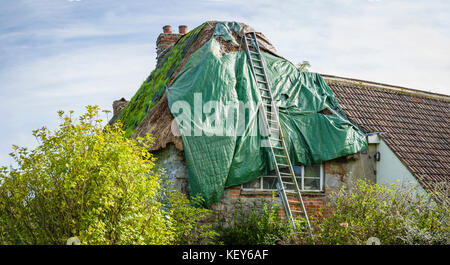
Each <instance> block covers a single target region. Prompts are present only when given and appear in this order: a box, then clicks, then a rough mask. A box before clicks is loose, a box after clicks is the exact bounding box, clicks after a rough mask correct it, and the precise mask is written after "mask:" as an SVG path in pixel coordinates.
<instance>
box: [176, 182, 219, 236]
mask: <svg viewBox="0 0 450 265" xmlns="http://www.w3.org/2000/svg"><path fill="white" fill-rule="evenodd" d="M169 204H170V205H169V207H170V208H169V209H170V210H169V211H170V219H171V222H172V223H171V227H172V229H173V232H174V234H175V239H174V241H173V243H174V244H180V245H192V244H194V245H203V244H212V243H214V239H215V238H216V237H217V233H216V232H215V231H214V230H213V229H212V222H210V219H211V217H212V215H213V214H212V212H211V210H208V209H205V208H202V207H201V205H203V200H202V198H201V197H196V198H192V199H191V200H188V199H187V198H186V196H185V195H184V194H182V193H181V192H179V191H176V190H174V191H170V192H169Z"/></svg>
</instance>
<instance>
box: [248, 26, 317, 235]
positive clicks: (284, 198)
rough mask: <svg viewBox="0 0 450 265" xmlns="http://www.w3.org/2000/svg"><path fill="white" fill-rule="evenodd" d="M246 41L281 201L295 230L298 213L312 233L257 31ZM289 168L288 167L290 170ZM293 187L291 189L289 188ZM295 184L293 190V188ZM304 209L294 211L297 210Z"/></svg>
mask: <svg viewBox="0 0 450 265" xmlns="http://www.w3.org/2000/svg"><path fill="white" fill-rule="evenodd" d="M243 40H244V42H245V50H246V52H247V56H248V58H249V62H250V67H251V69H252V72H253V76H254V78H255V80H256V85H257V87H258V89H257V90H258V95H259V97H260V101H261V102H262V105H261V107H260V110H259V111H260V114H262V115H261V116H262V119H263V124H264V127H265V128H264V129H265V130H266V131H265V132H266V133H265V135H266V136H267V143H268V145H269V148H270V151H271V155H272V160H273V161H274V167H275V171H276V173H277V176H278V183H277V188H278V192H279V196H280V199H281V202H282V204H283V207H284V211H285V213H286V217H287V219H288V220H289V222H290V223H291V225H292V227H293V228H294V229H295V222H294V218H295V217H296V216H303V217H304V218H305V219H306V222H307V224H308V229H309V232H310V233H311V224H310V222H309V218H308V214H307V212H306V210H305V205H304V203H303V199H302V194H301V192H300V188H299V186H298V183H297V180H296V178H295V173H294V169H293V167H292V164H291V160H290V158H289V154H288V151H287V149H286V145H285V142H284V137H283V131H282V129H281V124H280V120H279V116H278V110H277V107H276V105H275V102H274V101H273V97H272V92H271V90H270V86H269V82H268V79H267V75H266V68H265V64H264V61H263V58H262V56H261V51H260V49H259V45H258V42H257V37H256V33H255V32H246V33H245V34H244V36H243ZM286 168H287V169H288V170H286ZM288 185H289V186H290V187H289V189H290V190H289V191H288V190H287V189H288ZM292 187H293V191H292ZM288 195H291V196H294V197H296V198H297V200H298V201H295V200H294V201H293V200H289V199H288ZM292 208H294V209H298V208H299V209H300V210H294V209H292Z"/></svg>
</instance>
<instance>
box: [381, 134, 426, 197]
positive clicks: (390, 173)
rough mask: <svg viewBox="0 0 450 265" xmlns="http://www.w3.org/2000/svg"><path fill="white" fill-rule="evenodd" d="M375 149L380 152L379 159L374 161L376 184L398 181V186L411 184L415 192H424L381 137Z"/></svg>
mask: <svg viewBox="0 0 450 265" xmlns="http://www.w3.org/2000/svg"><path fill="white" fill-rule="evenodd" d="M377 150H378V152H380V161H378V162H377V163H376V168H377V184H379V185H389V184H393V183H398V185H399V186H400V187H410V186H411V185H413V186H415V187H416V190H417V192H420V193H426V192H425V190H424V189H423V188H422V186H421V185H420V184H419V182H418V181H417V179H416V178H415V177H414V176H413V175H412V174H411V172H410V171H409V170H408V168H407V167H406V166H405V165H403V163H402V162H401V161H400V159H399V158H398V157H397V156H396V155H395V153H394V152H393V151H392V150H391V149H390V148H389V147H388V146H387V144H386V143H385V142H384V141H383V139H381V138H380V139H379V144H378V147H377Z"/></svg>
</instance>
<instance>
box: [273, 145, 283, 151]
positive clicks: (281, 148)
mask: <svg viewBox="0 0 450 265" xmlns="http://www.w3.org/2000/svg"><path fill="white" fill-rule="evenodd" d="M272 148H273V149H280V150H284V148H283V147H278V146H272Z"/></svg>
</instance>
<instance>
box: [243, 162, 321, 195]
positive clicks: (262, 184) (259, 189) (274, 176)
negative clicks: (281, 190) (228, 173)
mask: <svg viewBox="0 0 450 265" xmlns="http://www.w3.org/2000/svg"><path fill="white" fill-rule="evenodd" d="M296 166H299V167H301V168H302V170H301V172H302V175H301V176H296V178H297V179H298V178H300V179H301V185H300V187H299V188H300V191H301V192H315V193H320V192H324V179H325V165H324V163H320V170H319V172H320V175H319V189H318V190H317V189H315V190H309V189H307V190H305V189H304V187H305V166H304V165H296ZM264 178H277V181H278V176H277V175H262V176H260V177H258V181H259V188H248V187H245V186H244V185H245V184H247V183H249V182H247V183H244V184H242V185H241V189H242V191H260V192H262V191H267V192H273V191H277V189H265V188H264ZM306 178H311V177H306ZM311 179H317V178H311ZM253 181H254V180H253ZM250 182H252V181H250ZM286 190H287V191H293V190H291V189H286Z"/></svg>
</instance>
